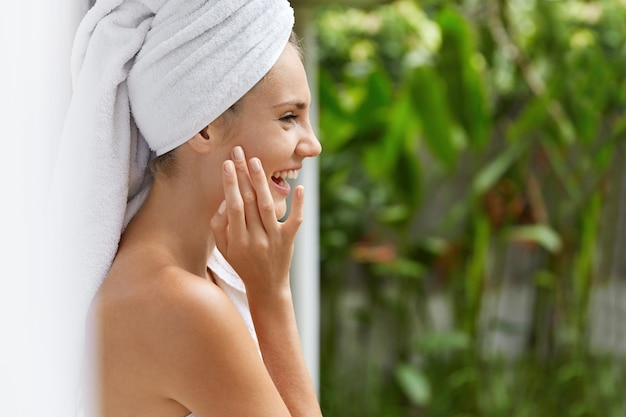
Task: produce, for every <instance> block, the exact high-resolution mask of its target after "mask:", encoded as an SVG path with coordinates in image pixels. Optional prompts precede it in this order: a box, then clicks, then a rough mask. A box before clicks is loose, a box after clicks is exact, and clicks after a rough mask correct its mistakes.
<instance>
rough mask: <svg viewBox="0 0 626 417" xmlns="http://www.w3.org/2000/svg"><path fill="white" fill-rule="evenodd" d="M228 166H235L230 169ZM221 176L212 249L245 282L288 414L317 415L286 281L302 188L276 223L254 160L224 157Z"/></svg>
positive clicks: (265, 357) (261, 344)
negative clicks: (222, 204) (221, 196)
mask: <svg viewBox="0 0 626 417" xmlns="http://www.w3.org/2000/svg"><path fill="white" fill-rule="evenodd" d="M233 167H235V168H236V170H231V169H230V168H233ZM234 171H236V173H235V172H234ZM223 177H224V193H225V198H226V200H225V201H226V203H225V207H223V209H222V210H220V211H219V212H218V213H217V214H216V216H215V217H214V219H213V221H212V227H213V230H214V233H215V239H216V243H217V246H218V248H219V249H220V251H221V252H222V253H223V254H224V256H225V257H226V259H227V260H228V261H229V262H230V263H231V265H232V266H233V267H234V268H235V270H236V271H237V272H238V273H239V275H240V276H241V278H242V279H243V280H244V283H245V284H246V291H247V293H248V301H249V304H250V311H251V315H252V319H253V321H254V325H255V328H256V332H257V336H258V339H259V347H260V349H261V353H262V355H263V361H264V362H265V366H266V368H267V370H268V372H269V375H270V376H271V378H272V380H273V382H274V385H275V386H276V388H277V389H278V392H279V393H280V395H281V397H282V399H283V400H284V402H285V404H286V406H287V408H288V409H289V413H290V415H291V416H292V417H318V416H321V415H322V414H321V411H320V408H319V404H318V401H317V397H316V395H315V390H314V388H313V384H312V381H311V378H310V376H309V374H308V370H307V368H306V363H305V361H304V356H303V354H302V348H301V346H300V341H299V337H298V331H297V328H296V321H295V314H294V309H293V303H292V298H291V289H290V286H289V266H290V264H291V257H292V254H293V244H294V240H295V236H296V232H297V230H298V228H299V226H300V224H301V223H302V219H303V213H302V208H303V204H304V190H303V188H302V187H301V186H299V187H297V188H296V190H295V192H294V197H293V203H292V209H291V214H290V216H289V219H288V220H287V221H285V222H284V223H279V222H278V221H277V220H276V213H275V210H274V204H273V200H272V196H271V194H270V191H269V187H268V184H267V179H266V177H265V174H264V172H263V169H262V167H261V163H260V161H259V160H258V159H256V158H253V159H252V160H250V161H249V163H247V162H246V161H245V159H236V158H234V163H233V161H226V162H225V163H224V175H223Z"/></svg>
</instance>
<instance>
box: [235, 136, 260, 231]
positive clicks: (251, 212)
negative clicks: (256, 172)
mask: <svg viewBox="0 0 626 417" xmlns="http://www.w3.org/2000/svg"><path fill="white" fill-rule="evenodd" d="M233 160H234V162H235V169H236V171H237V182H238V183H239V192H240V193H241V198H242V200H243V206H244V210H245V214H246V219H245V220H246V225H247V227H248V228H253V227H255V226H256V225H258V224H259V220H260V217H259V209H258V207H257V196H256V191H255V190H254V187H253V186H252V182H251V180H250V174H249V171H248V164H247V163H246V156H245V154H244V152H243V149H242V148H241V146H236V147H235V148H234V149H233Z"/></svg>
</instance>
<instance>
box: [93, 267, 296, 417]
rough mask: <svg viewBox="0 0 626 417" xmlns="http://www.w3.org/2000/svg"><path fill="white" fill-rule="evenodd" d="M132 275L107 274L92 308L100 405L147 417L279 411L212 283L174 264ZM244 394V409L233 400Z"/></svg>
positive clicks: (238, 324)
mask: <svg viewBox="0 0 626 417" xmlns="http://www.w3.org/2000/svg"><path fill="white" fill-rule="evenodd" d="M126 272H127V271H126ZM133 272H135V273H136V274H135V275H134V276H132V277H131V278H129V277H120V276H116V275H115V274H116V271H113V274H112V276H110V277H107V280H106V281H105V283H104V284H103V286H102V288H101V291H100V293H99V295H98V297H97V298H96V301H95V303H94V310H93V312H94V316H93V317H94V318H95V319H96V322H97V323H98V329H99V331H98V335H99V338H100V340H101V342H100V343H99V346H100V360H101V364H100V366H101V372H102V373H103V377H104V378H103V381H104V383H103V396H104V402H105V403H106V402H108V401H111V402H112V401H116V402H117V403H118V404H119V403H120V402H124V401H127V402H128V404H126V405H125V406H124V408H126V409H128V408H129V407H134V406H135V405H137V404H143V407H142V410H150V411H151V412H152V415H168V414H169V413H165V414H162V413H161V412H160V411H162V410H171V415H176V414H178V415H180V414H181V413H180V411H181V410H184V411H187V410H188V411H191V412H193V413H194V414H195V415H196V416H197V417H203V416H205V415H215V416H220V415H224V416H226V415H258V416H265V415H276V416H280V415H283V413H284V412H286V409H284V410H283V408H284V404H283V403H282V401H281V400H280V397H279V395H278V392H277V390H276V389H275V387H274V385H273V383H272V382H271V379H270V378H269V375H268V374H267V371H266V369H265V367H264V365H263V362H262V360H261V358H260V355H259V352H258V350H257V347H256V344H255V343H254V341H253V340H252V338H251V336H250V334H249V332H248V330H247V328H246V326H245V324H244V322H243V320H242V319H241V317H240V316H239V314H238V313H237V311H236V309H235V307H234V306H233V305H232V303H231V302H230V300H229V299H228V297H227V296H226V295H225V294H224V292H223V291H222V290H221V289H220V288H219V287H218V286H217V285H215V284H214V283H213V282H212V281H210V280H207V279H204V278H202V277H198V276H196V275H193V274H191V273H189V272H187V271H184V270H182V269H180V268H177V267H175V266H162V267H156V268H149V269H146V270H143V271H133ZM138 272H141V273H138ZM122 278H124V279H122ZM251 392H253V393H255V394H252V395H251V394H250V393H251ZM107 393H108V394H109V395H107ZM244 396H245V397H246V398H247V399H250V402H248V403H247V404H242V402H241V401H239V400H238V398H239V399H240V398H242V397H244ZM114 399H115V400H114ZM255 409H256V411H253V410H255ZM157 410H159V412H158V413H157ZM264 410H265V411H264ZM135 415H138V414H137V413H136V414H135ZM284 415H287V414H284Z"/></svg>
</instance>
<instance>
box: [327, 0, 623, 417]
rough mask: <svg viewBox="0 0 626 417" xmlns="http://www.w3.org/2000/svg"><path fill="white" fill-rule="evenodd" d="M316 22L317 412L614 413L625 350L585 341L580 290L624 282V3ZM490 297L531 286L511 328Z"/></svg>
mask: <svg viewBox="0 0 626 417" xmlns="http://www.w3.org/2000/svg"><path fill="white" fill-rule="evenodd" d="M316 25H317V32H318V42H319V46H320V49H319V59H320V63H319V68H320V74H319V77H320V79H319V88H320V91H319V93H320V95H319V98H320V111H321V114H320V138H321V141H322V144H323V146H324V152H323V154H322V156H321V157H320V170H321V172H320V178H321V181H320V187H321V190H320V192H321V255H322V265H321V267H322V346H321V348H322V350H321V352H322V370H321V371H322V380H321V392H320V394H321V401H322V406H323V409H324V413H325V416H327V417H333V416H342V417H346V416H348V417H349V416H355V417H356V416H359V417H367V416H376V417H387V416H389V417H392V416H393V417H402V416H429V417H439V416H441V417H455V416H456V417H461V416H467V417H469V416H476V417H478V416H480V417H483V416H484V417H487V416H489V417H491V416H494V417H495V416H506V417H522V416H529V417H530V416H533V417H537V416H540V417H543V416H556V415H558V416H563V417H569V416H572V417H573V416H603V417H605V416H607V417H609V416H615V417H617V416H624V415H626V395H625V394H626V392H625V390H624V388H623V387H624V386H626V385H625V383H626V363H625V362H624V355H623V353H626V352H614V351H613V352H610V353H606V352H602V351H600V352H598V351H596V350H594V349H592V346H591V343H590V341H589V339H590V334H591V333H592V330H593V329H591V328H590V327H591V324H590V320H589V315H590V307H589V305H590V299H591V296H592V293H593V288H595V287H598V286H602V285H607V284H608V283H610V282H612V281H615V280H616V279H618V278H620V277H619V276H618V275H620V274H626V271H623V270H622V271H621V272H620V270H619V268H617V267H616V265H618V264H619V262H618V261H619V258H620V256H622V257H623V256H624V254H625V253H626V247H623V246H620V244H623V242H624V240H623V239H622V238H620V236H619V234H620V233H622V232H623V230H624V227H623V226H622V228H621V229H620V228H619V227H618V226H619V225H620V224H622V225H623V224H624V222H625V221H626V196H624V193H623V191H622V190H624V189H626V188H624V185H623V184H622V183H623V182H624V181H626V165H625V164H624V156H625V152H626V112H625V110H626V42H625V40H626V2H625V1H624V0H588V1H568V0H562V1H559V0H553V1H549V0H484V1H480V0H456V1H452V0H450V1H444V0H440V1H437V0H430V1H422V2H416V1H411V0H402V1H395V2H392V3H390V4H387V5H384V6H379V7H376V8H371V9H365V10H364V9H358V10H357V9H351V8H345V7H340V6H324V7H320V8H319V9H318V10H317V15H316ZM620 231H621V232H620ZM620 242H621V243H620ZM620 276H621V279H622V280H623V279H625V278H626V277H624V276H623V275H620ZM511 277H514V278H511ZM503 288H512V289H513V291H516V290H517V289H520V295H519V297H522V294H526V293H528V294H531V296H530V298H529V300H530V302H529V303H527V305H528V308H527V313H528V317H527V319H526V321H525V323H526V325H525V327H524V328H523V329H521V330H520V328H519V323H518V324H517V325H516V324H515V323H513V324H511V323H507V322H506V320H498V318H497V317H496V319H495V323H489V322H487V323H486V320H485V314H486V313H485V311H489V309H488V303H487V301H488V300H489V299H490V298H489V297H491V296H492V295H493V294H499V293H498V291H499V290H502V289H503ZM522 289H525V290H527V291H526V292H525V293H521V291H522ZM624 305H626V299H625V300H622V306H624ZM442 306H443V307H442ZM448 316H449V317H448ZM494 329H495V330H494ZM490 332H491V333H490ZM492 332H502V334H505V335H507V334H508V335H512V336H516V335H517V336H518V338H517V344H516V345H515V346H516V348H515V349H512V348H511V347H509V348H508V350H507V349H504V351H502V350H497V349H496V350H494V349H490V348H489V343H488V341H489V335H490V334H492Z"/></svg>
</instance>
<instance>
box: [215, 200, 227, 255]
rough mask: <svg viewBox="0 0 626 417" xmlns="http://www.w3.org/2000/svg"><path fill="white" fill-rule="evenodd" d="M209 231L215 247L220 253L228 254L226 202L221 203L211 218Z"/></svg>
mask: <svg viewBox="0 0 626 417" xmlns="http://www.w3.org/2000/svg"><path fill="white" fill-rule="evenodd" d="M211 230H213V237H214V238H215V245H216V246H217V248H218V249H219V250H220V252H222V253H227V252H228V238H227V236H228V216H227V215H226V200H224V201H222V204H220V207H219V208H218V209H217V212H216V213H215V214H214V215H213V217H212V218H211Z"/></svg>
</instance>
